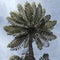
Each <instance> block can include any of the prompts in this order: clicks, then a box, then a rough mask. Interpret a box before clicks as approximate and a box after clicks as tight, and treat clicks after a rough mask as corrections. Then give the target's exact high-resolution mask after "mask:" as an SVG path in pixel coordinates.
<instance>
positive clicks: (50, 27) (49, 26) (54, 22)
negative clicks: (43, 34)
mask: <svg viewBox="0 0 60 60" xmlns="http://www.w3.org/2000/svg"><path fill="white" fill-rule="evenodd" d="M56 23H57V21H56V20H54V21H48V22H46V23H45V26H44V28H45V29H53V27H54V26H55V25H56Z"/></svg>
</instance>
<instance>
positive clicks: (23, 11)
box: [17, 4, 28, 22]
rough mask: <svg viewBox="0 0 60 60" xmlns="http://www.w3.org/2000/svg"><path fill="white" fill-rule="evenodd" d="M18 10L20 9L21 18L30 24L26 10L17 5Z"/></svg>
mask: <svg viewBox="0 0 60 60" xmlns="http://www.w3.org/2000/svg"><path fill="white" fill-rule="evenodd" d="M17 8H18V11H19V14H21V16H22V17H23V19H25V20H26V22H28V21H27V17H26V14H25V10H24V8H23V7H22V6H21V5H20V4H18V5H17Z"/></svg>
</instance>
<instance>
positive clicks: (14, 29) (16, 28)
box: [4, 26, 26, 35]
mask: <svg viewBox="0 0 60 60" xmlns="http://www.w3.org/2000/svg"><path fill="white" fill-rule="evenodd" d="M4 30H5V31H6V32H7V34H8V35H14V34H17V33H22V32H26V29H24V28H20V27H19V26H5V27H4Z"/></svg>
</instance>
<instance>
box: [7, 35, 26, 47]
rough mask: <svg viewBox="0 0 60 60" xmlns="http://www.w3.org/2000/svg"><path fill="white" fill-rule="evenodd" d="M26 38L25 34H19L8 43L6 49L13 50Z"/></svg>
mask: <svg viewBox="0 0 60 60" xmlns="http://www.w3.org/2000/svg"><path fill="white" fill-rule="evenodd" d="M26 36H27V34H20V35H18V36H16V37H15V39H14V40H13V41H12V42H11V43H9V44H8V46H7V47H10V48H14V47H17V46H19V45H21V44H22V42H23V41H24V39H25V38H26Z"/></svg>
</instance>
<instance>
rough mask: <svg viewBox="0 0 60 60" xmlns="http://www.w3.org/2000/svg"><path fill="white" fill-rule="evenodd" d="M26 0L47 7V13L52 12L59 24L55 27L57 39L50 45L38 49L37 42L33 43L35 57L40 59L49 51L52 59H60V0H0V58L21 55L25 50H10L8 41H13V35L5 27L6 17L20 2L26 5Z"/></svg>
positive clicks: (0, 59)
mask: <svg viewBox="0 0 60 60" xmlns="http://www.w3.org/2000/svg"><path fill="white" fill-rule="evenodd" d="M26 1H29V2H30V3H32V2H36V4H38V3H41V5H42V6H43V8H45V9H46V14H50V15H51V19H52V20H57V24H56V26H55V28H54V29H53V32H54V34H55V35H57V39H55V40H53V41H51V42H50V46H49V47H48V48H46V47H45V48H43V49H42V50H38V49H37V47H36V45H35V43H33V45H34V46H33V49H34V56H35V58H36V59H37V60H38V59H39V57H40V56H42V55H43V53H49V57H50V59H51V60H60V39H59V38H60V33H59V32H60V0H0V60H8V59H9V57H10V56H11V55H19V56H21V53H22V52H23V51H24V49H21V50H18V51H10V49H9V48H7V45H8V43H9V42H11V41H12V39H13V37H12V36H7V34H6V32H5V31H4V30H3V27H4V26H5V25H7V24H8V22H7V20H6V17H7V16H8V15H9V12H10V11H14V10H17V4H18V3H20V4H22V5H23V6H24V4H25V2H26Z"/></svg>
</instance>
